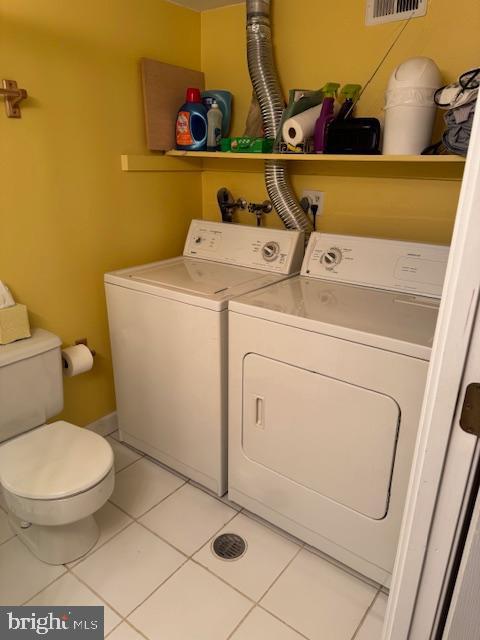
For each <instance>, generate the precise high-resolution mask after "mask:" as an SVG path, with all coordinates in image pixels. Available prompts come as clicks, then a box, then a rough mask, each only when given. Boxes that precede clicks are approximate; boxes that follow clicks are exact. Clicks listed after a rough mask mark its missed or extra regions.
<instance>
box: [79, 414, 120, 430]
mask: <svg viewBox="0 0 480 640" xmlns="http://www.w3.org/2000/svg"><path fill="white" fill-rule="evenodd" d="M85 428H86V429H90V431H95V433H98V435H99V436H108V435H110V434H111V433H113V432H114V431H116V430H117V429H118V418H117V412H116V411H113V412H112V413H109V414H108V415H106V416H103V417H102V418H99V419H98V420H95V421H94V422H90V424H87V425H85Z"/></svg>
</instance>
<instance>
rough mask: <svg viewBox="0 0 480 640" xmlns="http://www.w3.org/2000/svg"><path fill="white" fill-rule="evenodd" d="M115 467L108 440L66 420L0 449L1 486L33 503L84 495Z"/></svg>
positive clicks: (35, 431)
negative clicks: (83, 493)
mask: <svg viewBox="0 0 480 640" xmlns="http://www.w3.org/2000/svg"><path fill="white" fill-rule="evenodd" d="M112 466H113V451H112V448H111V446H110V445H109V443H108V442H107V441H106V440H105V438H102V437H101V436H99V435H97V434H96V433H94V432H93V431H89V430H88V429H82V428H80V427H77V426H75V425H73V424H70V423H68V422H64V421H63V420H59V421H58V422H54V423H52V424H47V425H45V426H43V427H39V428H38V429H34V430H33V431H30V432H29V433H26V434H25V435H22V436H20V437H18V438H15V439H14V440H11V441H10V442H7V443H6V444H4V445H3V446H1V447H0V483H1V484H2V485H3V487H4V488H5V489H7V491H10V493H13V494H14V495H17V496H20V497H23V498H31V499H33V500H54V499H58V498H66V497H68V496H72V495H75V494H76V493H82V492H83V491H86V490H87V489H90V488H91V487H93V486H95V485H96V484H97V483H98V482H100V480H102V479H103V478H104V477H105V476H106V475H107V474H108V472H109V471H110V469H111V468H112Z"/></svg>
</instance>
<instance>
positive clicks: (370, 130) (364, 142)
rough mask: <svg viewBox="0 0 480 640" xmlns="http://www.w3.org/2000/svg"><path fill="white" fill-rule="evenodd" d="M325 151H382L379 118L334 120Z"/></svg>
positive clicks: (360, 153) (354, 152)
mask: <svg viewBox="0 0 480 640" xmlns="http://www.w3.org/2000/svg"><path fill="white" fill-rule="evenodd" d="M325 153H339V154H357V155H375V154H378V153H380V122H379V121H378V120H377V118H347V119H346V120H334V121H333V122H332V123H331V124H330V126H329V127H328V131H327V143H326V148H325Z"/></svg>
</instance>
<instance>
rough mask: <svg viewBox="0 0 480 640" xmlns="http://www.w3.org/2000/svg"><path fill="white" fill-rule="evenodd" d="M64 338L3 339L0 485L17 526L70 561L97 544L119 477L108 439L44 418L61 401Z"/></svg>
mask: <svg viewBox="0 0 480 640" xmlns="http://www.w3.org/2000/svg"><path fill="white" fill-rule="evenodd" d="M60 344H61V342H60V339H59V338H58V337H57V336H55V335H53V334H51V333H48V332H47V331H43V330H42V329H35V330H34V331H33V334H32V337H31V338H28V339H26V340H20V341H18V342H14V343H12V344H9V345H5V346H0V484H1V487H2V490H3V495H4V498H5V502H6V504H7V507H8V512H9V513H8V515H9V520H10V523H11V525H12V527H13V529H14V530H15V532H16V533H17V534H18V536H19V537H20V539H21V540H22V541H23V542H24V543H25V544H26V545H27V547H28V548H29V549H30V550H31V551H32V552H33V553H34V554H35V555H36V556H37V557H38V558H40V560H43V561H44V562H48V563H49V564H64V563H66V562H71V561H72V560H75V559H76V558H79V557H80V556H82V555H84V554H85V553H87V551H88V550H89V549H91V548H92V547H93V546H94V544H95V543H96V541H97V540H98V536H99V530H98V526H97V523H96V522H95V519H94V517H93V514H94V513H95V512H96V511H97V510H98V509H100V507H101V506H102V505H103V504H105V502H106V501H107V500H108V498H109V497H110V495H111V493H112V491H113V486H114V482H115V475H114V468H113V452H112V448H111V447H110V445H109V444H108V442H107V441H106V440H105V439H104V438H102V437H101V436H99V435H97V434H96V433H93V432H92V431H88V430H87V429H82V428H80V427H77V426H75V425H73V424H69V423H68V422H64V421H58V422H54V423H52V424H45V422H46V420H48V419H49V418H51V417H53V416H55V415H56V414H58V413H59V412H60V411H61V410H62V408H63V379H62V359H61V352H60ZM7 440H8V442H5V441H7Z"/></svg>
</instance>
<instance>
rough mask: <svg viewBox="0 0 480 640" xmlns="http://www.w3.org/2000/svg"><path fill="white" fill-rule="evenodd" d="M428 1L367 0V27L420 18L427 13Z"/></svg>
mask: <svg viewBox="0 0 480 640" xmlns="http://www.w3.org/2000/svg"><path fill="white" fill-rule="evenodd" d="M427 1H428V0H367V14H366V20H365V23H366V24H367V25H372V24H383V23H384V22H394V21H395V20H408V18H418V17H419V16H424V15H425V14H426V13H427Z"/></svg>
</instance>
